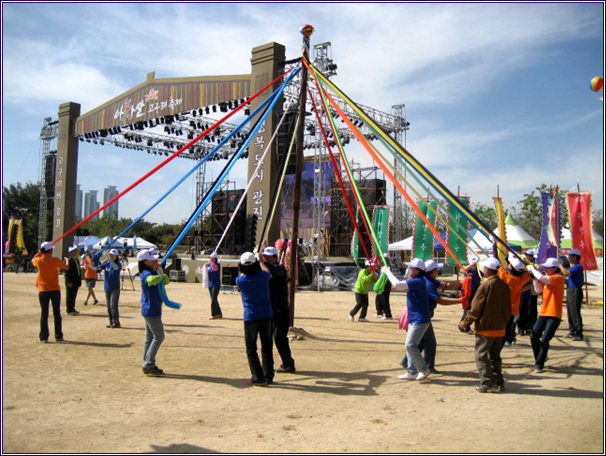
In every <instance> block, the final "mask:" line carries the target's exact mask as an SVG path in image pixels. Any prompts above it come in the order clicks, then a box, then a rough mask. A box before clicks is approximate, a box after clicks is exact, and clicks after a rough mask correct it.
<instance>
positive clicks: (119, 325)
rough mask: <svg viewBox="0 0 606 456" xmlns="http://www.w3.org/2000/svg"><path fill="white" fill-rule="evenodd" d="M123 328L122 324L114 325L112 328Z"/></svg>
mask: <svg viewBox="0 0 606 456" xmlns="http://www.w3.org/2000/svg"><path fill="white" fill-rule="evenodd" d="M121 327H122V325H121V324H120V323H114V324H113V325H112V328H121Z"/></svg>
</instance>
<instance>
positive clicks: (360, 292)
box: [349, 260, 379, 321]
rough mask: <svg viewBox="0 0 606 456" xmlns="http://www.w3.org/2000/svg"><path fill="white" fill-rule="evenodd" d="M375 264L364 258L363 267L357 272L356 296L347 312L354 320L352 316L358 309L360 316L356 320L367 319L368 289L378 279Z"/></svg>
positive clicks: (352, 319)
mask: <svg viewBox="0 0 606 456" xmlns="http://www.w3.org/2000/svg"><path fill="white" fill-rule="evenodd" d="M376 268H377V265H376V264H374V263H373V262H372V261H370V260H366V262H365V263H364V268H363V269H361V270H360V272H359V273H358V279H357V280H356V286H355V287H354V293H355V296H356V305H355V307H354V308H353V309H351V311H350V312H349V319H350V320H351V321H354V317H355V316H356V314H357V313H358V311H360V318H358V321H368V320H367V319H366V313H367V312H368V290H369V289H370V286H371V285H372V284H373V283H375V282H376V281H377V280H379V276H378V275H377V273H376V272H375V269H376Z"/></svg>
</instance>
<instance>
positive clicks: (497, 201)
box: [492, 197, 507, 265]
mask: <svg viewBox="0 0 606 456" xmlns="http://www.w3.org/2000/svg"><path fill="white" fill-rule="evenodd" d="M492 199H493V200H494V207H495V210H496V213H497V226H498V227H499V237H500V238H501V239H502V240H503V242H505V243H507V231H506V229H505V212H504V211H503V199H502V198H500V197H493V198H492ZM497 252H498V255H499V261H501V264H503V265H505V264H506V261H505V259H506V258H507V249H506V247H505V246H504V245H502V244H497Z"/></svg>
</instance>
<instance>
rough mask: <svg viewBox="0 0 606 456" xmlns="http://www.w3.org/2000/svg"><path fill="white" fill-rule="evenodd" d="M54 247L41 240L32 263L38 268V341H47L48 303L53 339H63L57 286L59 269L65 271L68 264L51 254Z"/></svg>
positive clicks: (58, 287)
mask: <svg viewBox="0 0 606 456" xmlns="http://www.w3.org/2000/svg"><path fill="white" fill-rule="evenodd" d="M54 248H55V246H54V245H52V244H51V243H50V242H43V243H42V244H41V245H40V250H39V251H38V253H36V255H35V256H34V258H32V264H33V265H34V267H35V268H37V269H38V277H37V279H36V286H37V287H38V299H39V300H40V309H41V315H40V342H43V343H47V342H48V336H49V331H48V313H49V303H52V305H53V317H54V320H55V340H56V341H57V342H62V341H63V329H62V324H61V287H60V286H59V271H58V270H59V269H63V270H65V271H67V270H68V269H69V265H68V264H66V263H64V262H63V261H61V259H59V258H57V257H54V256H52V253H53V249H54Z"/></svg>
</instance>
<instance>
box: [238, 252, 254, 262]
mask: <svg viewBox="0 0 606 456" xmlns="http://www.w3.org/2000/svg"><path fill="white" fill-rule="evenodd" d="M256 261H257V257H256V256H255V254H254V253H252V252H244V253H243V254H242V256H241V257H240V264H244V265H248V264H254V263H255V262H256Z"/></svg>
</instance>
